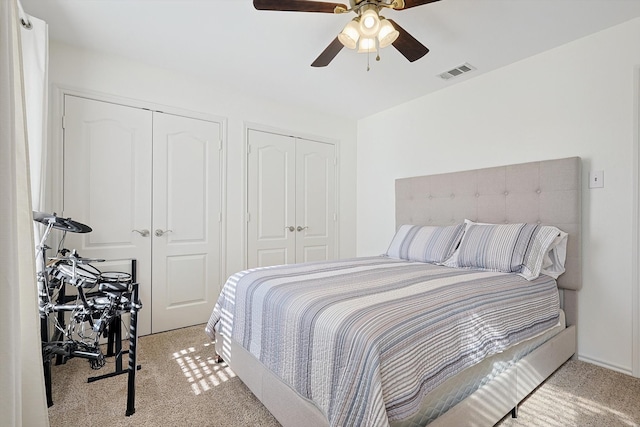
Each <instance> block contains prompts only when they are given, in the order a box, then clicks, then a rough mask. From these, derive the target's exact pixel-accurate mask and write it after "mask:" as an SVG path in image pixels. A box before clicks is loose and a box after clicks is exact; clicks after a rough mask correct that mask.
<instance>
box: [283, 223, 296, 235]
mask: <svg viewBox="0 0 640 427" xmlns="http://www.w3.org/2000/svg"><path fill="white" fill-rule="evenodd" d="M287 229H288V230H289V231H290V232H292V233H293V232H294V231H296V228H295V227H294V226H293V225H290V226H288V227H285V230H287Z"/></svg>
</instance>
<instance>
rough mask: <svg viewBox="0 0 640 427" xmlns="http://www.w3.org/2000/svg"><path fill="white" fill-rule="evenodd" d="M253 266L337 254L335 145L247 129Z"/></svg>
mask: <svg viewBox="0 0 640 427" xmlns="http://www.w3.org/2000/svg"><path fill="white" fill-rule="evenodd" d="M248 143H249V147H248V166H247V170H248V173H247V177H248V186H247V187H248V188H247V198H248V200H247V206H248V221H247V255H248V256H247V262H248V267H249V268H253V267H264V266H269V265H279V264H291V263H299V262H308V261H322V260H328V259H333V258H334V257H335V252H336V251H335V240H336V237H335V233H336V228H335V227H336V226H335V224H336V221H337V213H336V200H335V198H336V160H335V159H336V155H335V146H334V145H333V144H328V143H324V142H318V141H311V140H307V139H303V138H296V137H292V136H286V135H280V134H276V133H270V132H263V131H258V130H254V129H249V130H248Z"/></svg>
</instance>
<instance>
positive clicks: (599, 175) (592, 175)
mask: <svg viewBox="0 0 640 427" xmlns="http://www.w3.org/2000/svg"><path fill="white" fill-rule="evenodd" d="M603 187H604V171H591V172H589V188H603Z"/></svg>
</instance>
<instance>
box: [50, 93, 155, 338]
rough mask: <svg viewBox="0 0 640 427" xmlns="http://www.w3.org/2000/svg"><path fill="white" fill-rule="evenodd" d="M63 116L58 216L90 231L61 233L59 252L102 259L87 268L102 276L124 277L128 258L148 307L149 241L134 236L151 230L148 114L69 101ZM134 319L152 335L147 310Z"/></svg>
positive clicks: (92, 102)
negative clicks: (117, 274) (61, 192)
mask: <svg viewBox="0 0 640 427" xmlns="http://www.w3.org/2000/svg"><path fill="white" fill-rule="evenodd" d="M64 111H65V112H64V119H63V123H64V125H63V126H64V172H63V174H64V177H63V180H64V196H63V203H64V205H63V206H64V211H63V212H58V214H59V215H61V216H64V217H72V218H73V219H74V220H76V221H78V222H81V223H83V224H86V225H88V226H90V227H91V228H92V229H93V231H92V232H90V233H86V234H76V233H67V236H66V239H65V242H64V247H65V248H68V249H70V250H73V249H75V250H76V251H77V252H78V254H79V255H80V256H82V257H85V258H104V259H107V260H109V261H107V262H104V263H93V264H92V265H93V266H95V267H96V268H98V269H100V270H102V271H125V272H130V268H131V262H130V259H136V260H137V280H138V282H139V283H140V298H141V300H142V301H143V304H147V303H148V302H149V301H151V237H150V235H146V236H143V235H141V234H140V233H137V232H135V231H134V230H140V231H142V230H145V229H146V230H148V229H149V228H150V225H151V151H152V132H151V129H152V113H151V112H150V111H148V110H141V109H138V108H131V107H126V106H122V105H118V104H112V103H108V102H101V101H95V100H90V99H86V98H80V97H76V96H70V95H66V96H65V99H64ZM143 234H144V233H143ZM50 253H51V254H52V256H54V255H55V254H54V251H51V252H50ZM138 319H139V320H138V330H139V333H140V334H142V335H144V334H149V333H151V310H150V309H149V308H148V306H145V307H143V309H142V310H141V311H140V314H139V317H138Z"/></svg>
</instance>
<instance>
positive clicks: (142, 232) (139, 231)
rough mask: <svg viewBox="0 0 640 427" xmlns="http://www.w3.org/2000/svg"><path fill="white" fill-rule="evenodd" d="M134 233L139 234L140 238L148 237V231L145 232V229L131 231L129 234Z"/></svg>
mask: <svg viewBox="0 0 640 427" xmlns="http://www.w3.org/2000/svg"><path fill="white" fill-rule="evenodd" d="M134 231H135V232H136V233H140V235H141V236H142V237H148V236H149V230H146V229H145V230H131V232H132V233H133V232H134Z"/></svg>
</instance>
